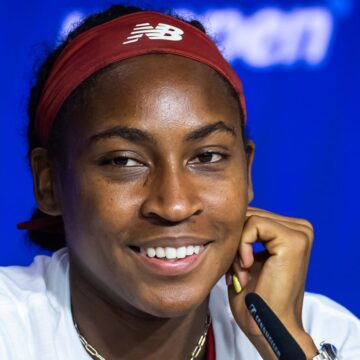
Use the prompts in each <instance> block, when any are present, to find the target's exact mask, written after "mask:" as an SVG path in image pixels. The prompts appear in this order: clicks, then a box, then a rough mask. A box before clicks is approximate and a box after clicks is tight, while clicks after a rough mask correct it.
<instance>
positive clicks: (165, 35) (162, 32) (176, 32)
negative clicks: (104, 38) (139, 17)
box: [123, 23, 184, 44]
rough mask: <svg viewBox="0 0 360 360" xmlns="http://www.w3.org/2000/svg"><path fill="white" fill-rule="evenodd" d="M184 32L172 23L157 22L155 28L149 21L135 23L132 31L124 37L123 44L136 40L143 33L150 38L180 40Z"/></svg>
mask: <svg viewBox="0 0 360 360" xmlns="http://www.w3.org/2000/svg"><path fill="white" fill-rule="evenodd" d="M183 33H184V32H183V31H182V30H181V29H179V28H177V27H175V26H172V25H168V24H163V23H159V24H158V25H157V26H156V27H155V28H154V27H152V26H151V25H150V24H149V23H143V24H137V25H135V27H134V29H133V31H132V32H131V33H130V35H129V36H128V37H127V38H126V40H127V41H124V42H123V44H129V43H133V42H136V41H138V40H139V39H140V38H141V37H142V36H143V35H146V36H147V37H148V38H149V39H150V40H170V41H180V40H182V36H181V35H182V34H183Z"/></svg>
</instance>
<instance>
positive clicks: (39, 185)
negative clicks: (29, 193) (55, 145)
mask: <svg viewBox="0 0 360 360" xmlns="http://www.w3.org/2000/svg"><path fill="white" fill-rule="evenodd" d="M31 169H32V175H33V182H34V195H35V199H36V203H37V205H38V207H39V209H40V210H41V211H42V212H44V213H45V214H48V215H52V216H56V215H61V211H60V208H59V204H58V201H57V198H56V194H55V192H54V188H55V186H54V185H55V181H54V180H55V179H54V173H53V169H52V167H51V162H50V159H49V155H48V151H47V150H46V149H44V148H35V149H33V150H32V152H31Z"/></svg>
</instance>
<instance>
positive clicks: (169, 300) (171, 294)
mask: <svg viewBox="0 0 360 360" xmlns="http://www.w3.org/2000/svg"><path fill="white" fill-rule="evenodd" d="M209 294H210V290H209V291H201V290H200V289H189V288H188V289H179V288H178V287H176V288H175V287H170V286H169V287H166V288H163V289H162V291H160V292H155V293H152V294H151V296H150V297H149V296H148V297H147V299H146V301H145V302H142V306H141V308H142V310H143V311H144V312H146V313H148V314H151V315H153V316H156V317H160V318H172V317H180V316H185V315H187V314H189V313H190V312H192V311H194V310H195V309H197V308H198V307H199V306H200V305H201V304H202V303H203V302H204V301H206V299H207V297H208V296H209Z"/></svg>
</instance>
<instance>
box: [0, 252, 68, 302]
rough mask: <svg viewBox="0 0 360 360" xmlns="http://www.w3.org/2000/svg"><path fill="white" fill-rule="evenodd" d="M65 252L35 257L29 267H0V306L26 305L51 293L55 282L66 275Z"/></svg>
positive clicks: (66, 259)
mask: <svg viewBox="0 0 360 360" xmlns="http://www.w3.org/2000/svg"><path fill="white" fill-rule="evenodd" d="M67 267H68V257H67V250H66V249H61V250H59V251H57V252H55V253H54V254H53V255H52V256H45V255H39V256H36V257H35V258H34V260H33V262H32V264H30V265H29V266H6V267H0V304H1V305H2V306H0V308H1V307H3V306H8V305H15V304H19V303H22V302H24V303H27V302H28V301H29V300H30V299H32V298H34V297H38V296H41V295H44V294H45V293H48V292H51V291H52V290H53V288H54V285H55V283H56V282H57V281H60V280H61V279H62V278H64V275H66V272H67Z"/></svg>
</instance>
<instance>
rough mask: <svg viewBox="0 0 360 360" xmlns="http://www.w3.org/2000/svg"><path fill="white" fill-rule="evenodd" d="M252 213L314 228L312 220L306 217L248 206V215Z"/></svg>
mask: <svg viewBox="0 0 360 360" xmlns="http://www.w3.org/2000/svg"><path fill="white" fill-rule="evenodd" d="M251 215H259V216H264V217H268V218H271V219H276V220H283V221H290V222H292V223H297V224H301V225H304V226H306V227H308V228H310V229H311V230H314V228H313V226H312V224H311V222H309V221H308V220H306V219H302V218H294V217H289V216H283V215H280V214H276V213H273V212H271V211H267V210H264V209H260V208H255V207H253V206H248V208H247V212H246V216H251Z"/></svg>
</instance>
